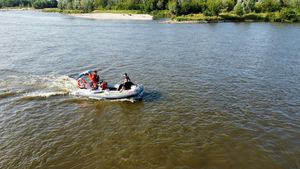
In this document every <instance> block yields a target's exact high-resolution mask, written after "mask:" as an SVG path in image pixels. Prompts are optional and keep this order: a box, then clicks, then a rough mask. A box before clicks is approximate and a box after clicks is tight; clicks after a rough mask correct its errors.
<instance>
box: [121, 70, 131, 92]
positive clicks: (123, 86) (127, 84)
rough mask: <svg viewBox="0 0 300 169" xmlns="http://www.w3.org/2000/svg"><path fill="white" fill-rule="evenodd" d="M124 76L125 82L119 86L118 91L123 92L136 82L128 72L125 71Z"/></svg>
mask: <svg viewBox="0 0 300 169" xmlns="http://www.w3.org/2000/svg"><path fill="white" fill-rule="evenodd" d="M123 77H124V83H123V84H120V86H119V88H118V91H120V92H122V91H123V90H129V89H131V86H132V85H134V83H132V81H131V80H130V78H129V76H128V75H127V73H124V75H123Z"/></svg>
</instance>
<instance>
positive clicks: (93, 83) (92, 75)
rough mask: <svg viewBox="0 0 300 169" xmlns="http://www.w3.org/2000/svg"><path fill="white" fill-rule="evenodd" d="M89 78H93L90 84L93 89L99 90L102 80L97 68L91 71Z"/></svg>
mask: <svg viewBox="0 0 300 169" xmlns="http://www.w3.org/2000/svg"><path fill="white" fill-rule="evenodd" d="M88 75H89V78H90V80H91V82H90V86H91V88H92V89H93V90H97V89H98V87H99V86H98V83H99V82H100V77H99V75H98V74H97V70H95V71H93V72H92V73H89V74H88Z"/></svg>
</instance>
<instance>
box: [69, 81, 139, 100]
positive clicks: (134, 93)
mask: <svg viewBox="0 0 300 169" xmlns="http://www.w3.org/2000/svg"><path fill="white" fill-rule="evenodd" d="M118 87H119V84H115V85H113V84H108V89H105V90H102V89H101V88H99V89H98V90H92V89H78V90H76V91H74V92H72V94H73V95H75V96H82V97H88V98H92V99H125V98H142V96H143V94H144V87H143V85H139V84H135V85H132V86H131V89H129V90H123V91H122V92H120V91H117V89H118Z"/></svg>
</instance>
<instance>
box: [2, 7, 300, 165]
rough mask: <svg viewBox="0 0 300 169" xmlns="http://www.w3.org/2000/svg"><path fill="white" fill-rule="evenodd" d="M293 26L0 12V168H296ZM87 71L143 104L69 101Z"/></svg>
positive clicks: (299, 86) (299, 122) (299, 113)
mask: <svg viewBox="0 0 300 169" xmlns="http://www.w3.org/2000/svg"><path fill="white" fill-rule="evenodd" d="M299 44H300V25H299V24H272V23H221V24H161V23H159V22H158V21H98V20H84V19H79V18H73V17H69V16H65V15H61V14H56V13H54V14H52V13H41V12H33V11H5V12H3V11H2V12H0V168H5V169H8V168H43V169H44V168H53V169H60V168H72V169H85V168H86V169H93V168H101V169H102V168H103V169H106V168H108V169H110V168H122V169H123V168H124V169H126V168H130V169H132V168H136V169H141V168H145V169H154V168H160V169H163V168H166V169H173V168H178V169H183V168H184V169H188V168H191V169H201V168H207V169H208V168H210V169H254V168H255V169H298V168H300V160H299V159H300V66H299V65H300V45H299ZM87 69H99V70H101V71H100V76H101V78H103V79H105V80H107V81H108V82H120V81H121V80H122V74H123V73H124V72H127V73H128V74H129V76H130V77H131V79H132V80H133V81H134V82H135V83H140V84H143V85H144V86H145V94H144V98H143V100H142V101H137V102H134V103H132V102H128V101H104V100H92V99H86V98H78V97H75V96H72V95H70V94H69V93H70V92H72V91H73V90H75V83H74V79H73V78H75V77H76V76H77V75H78V74H79V73H80V72H82V71H84V70H87Z"/></svg>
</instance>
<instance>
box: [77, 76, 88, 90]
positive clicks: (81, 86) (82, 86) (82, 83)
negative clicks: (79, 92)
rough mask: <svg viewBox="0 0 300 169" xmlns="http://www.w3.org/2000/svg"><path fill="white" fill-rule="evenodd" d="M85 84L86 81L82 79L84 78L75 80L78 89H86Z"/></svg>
mask: <svg viewBox="0 0 300 169" xmlns="http://www.w3.org/2000/svg"><path fill="white" fill-rule="evenodd" d="M87 85H88V84H87V82H86V80H85V79H84V77H80V78H79V79H78V80H77V86H78V88H79V89H87Z"/></svg>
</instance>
